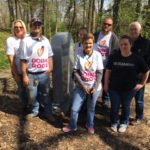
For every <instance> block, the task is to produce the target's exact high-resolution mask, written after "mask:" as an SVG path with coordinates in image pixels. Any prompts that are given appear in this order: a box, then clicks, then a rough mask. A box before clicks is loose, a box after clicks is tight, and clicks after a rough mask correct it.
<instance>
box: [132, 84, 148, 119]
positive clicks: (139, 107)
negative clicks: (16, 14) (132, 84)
mask: <svg viewBox="0 0 150 150" xmlns="http://www.w3.org/2000/svg"><path fill="white" fill-rule="evenodd" d="M144 91H145V87H143V88H141V89H140V90H139V91H137V92H136V94H135V96H134V97H135V102H136V105H135V107H136V108H135V111H136V119H143V111H144Z"/></svg>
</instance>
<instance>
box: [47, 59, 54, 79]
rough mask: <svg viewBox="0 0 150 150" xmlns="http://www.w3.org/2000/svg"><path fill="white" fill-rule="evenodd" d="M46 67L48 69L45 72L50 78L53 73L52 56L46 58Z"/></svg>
mask: <svg viewBox="0 0 150 150" xmlns="http://www.w3.org/2000/svg"><path fill="white" fill-rule="evenodd" d="M48 66H49V69H48V70H47V71H46V73H49V74H50V76H51V75H52V72H53V57H52V56H50V57H48Z"/></svg>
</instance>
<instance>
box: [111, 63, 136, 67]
mask: <svg viewBox="0 0 150 150" xmlns="http://www.w3.org/2000/svg"><path fill="white" fill-rule="evenodd" d="M113 65H114V66H127V67H134V66H135V65H134V64H131V63H126V62H114V63H113Z"/></svg>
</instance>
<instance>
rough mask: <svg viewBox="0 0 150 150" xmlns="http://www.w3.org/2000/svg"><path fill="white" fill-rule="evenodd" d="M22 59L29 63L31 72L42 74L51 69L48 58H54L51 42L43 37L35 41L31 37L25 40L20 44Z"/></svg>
mask: <svg viewBox="0 0 150 150" xmlns="http://www.w3.org/2000/svg"><path fill="white" fill-rule="evenodd" d="M20 51H21V52H20V59H24V60H27V61H28V68H27V69H28V71H29V72H33V73H34V72H42V71H46V70H48V69H49V64H48V58H49V57H51V56H53V51H52V48H51V45H50V42H49V40H48V39H47V38H46V37H44V36H42V37H41V39H39V40H35V39H34V38H33V37H31V36H27V37H26V38H24V39H23V40H22V42H21V44H20Z"/></svg>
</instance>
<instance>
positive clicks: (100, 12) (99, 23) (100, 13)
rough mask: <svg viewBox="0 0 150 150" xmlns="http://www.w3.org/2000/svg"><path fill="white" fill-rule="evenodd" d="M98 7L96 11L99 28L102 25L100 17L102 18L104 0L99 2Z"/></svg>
mask: <svg viewBox="0 0 150 150" xmlns="http://www.w3.org/2000/svg"><path fill="white" fill-rule="evenodd" d="M100 1H101V2H100V7H99V9H98V10H99V11H98V23H97V24H98V27H99V26H101V24H102V16H103V7H104V0H100Z"/></svg>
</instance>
